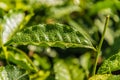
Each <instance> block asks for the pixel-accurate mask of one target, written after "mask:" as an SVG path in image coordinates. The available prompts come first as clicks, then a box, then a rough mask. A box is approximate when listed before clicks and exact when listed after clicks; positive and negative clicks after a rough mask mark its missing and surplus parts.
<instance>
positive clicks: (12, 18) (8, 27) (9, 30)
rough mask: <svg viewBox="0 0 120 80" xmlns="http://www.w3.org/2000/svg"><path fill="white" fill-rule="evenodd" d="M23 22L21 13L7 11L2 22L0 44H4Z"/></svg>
mask: <svg viewBox="0 0 120 80" xmlns="http://www.w3.org/2000/svg"><path fill="white" fill-rule="evenodd" d="M23 20H24V14H23V13H22V12H21V11H14V10H13V11H9V13H8V14H7V15H5V16H4V18H3V20H2V24H1V26H2V29H3V32H2V42H3V43H6V42H7V41H8V39H9V38H10V37H11V36H12V34H13V33H14V32H15V31H16V29H18V27H19V26H20V24H21V22H22V21H23Z"/></svg>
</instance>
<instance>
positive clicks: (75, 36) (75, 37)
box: [8, 24, 94, 49]
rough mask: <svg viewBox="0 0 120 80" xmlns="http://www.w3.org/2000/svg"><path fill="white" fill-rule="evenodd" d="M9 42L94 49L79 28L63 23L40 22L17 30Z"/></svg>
mask: <svg viewBox="0 0 120 80" xmlns="http://www.w3.org/2000/svg"><path fill="white" fill-rule="evenodd" d="M8 44H18V45H19V44H23V45H28V44H33V45H40V46H51V47H65V48H68V47H86V48H91V49H94V48H93V46H92V44H91V42H90V40H88V39H87V38H86V37H85V36H84V34H82V33H80V31H78V30H77V29H74V28H72V27H70V26H66V25H62V24H46V25H45V24H40V25H36V26H31V27H29V28H25V29H24V30H22V31H20V32H17V33H16V35H14V36H13V37H12V39H11V40H10V41H9V42H8Z"/></svg>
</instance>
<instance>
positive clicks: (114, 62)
mask: <svg viewBox="0 0 120 80" xmlns="http://www.w3.org/2000/svg"><path fill="white" fill-rule="evenodd" d="M117 70H120V52H118V53H117V54H115V55H113V56H111V57H110V58H108V59H107V60H105V61H104V62H103V64H102V65H101V67H100V68H99V69H98V74H105V73H111V72H112V71H117Z"/></svg>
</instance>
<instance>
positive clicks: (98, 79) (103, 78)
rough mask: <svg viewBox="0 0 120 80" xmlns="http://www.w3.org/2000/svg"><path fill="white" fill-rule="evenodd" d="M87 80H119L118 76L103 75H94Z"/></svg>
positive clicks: (119, 76)
mask: <svg viewBox="0 0 120 80" xmlns="http://www.w3.org/2000/svg"><path fill="white" fill-rule="evenodd" d="M89 80H120V75H112V74H104V75H95V76H93V77H91V78H89Z"/></svg>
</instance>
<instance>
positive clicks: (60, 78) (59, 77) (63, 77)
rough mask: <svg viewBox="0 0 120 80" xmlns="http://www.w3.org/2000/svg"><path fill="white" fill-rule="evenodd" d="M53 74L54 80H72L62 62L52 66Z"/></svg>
mask: <svg viewBox="0 0 120 80" xmlns="http://www.w3.org/2000/svg"><path fill="white" fill-rule="evenodd" d="M54 72H55V79H56V80H72V78H71V75H70V72H69V69H68V67H67V65H66V64H65V63H64V61H62V60H61V61H57V62H56V63H55V64H54Z"/></svg>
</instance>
